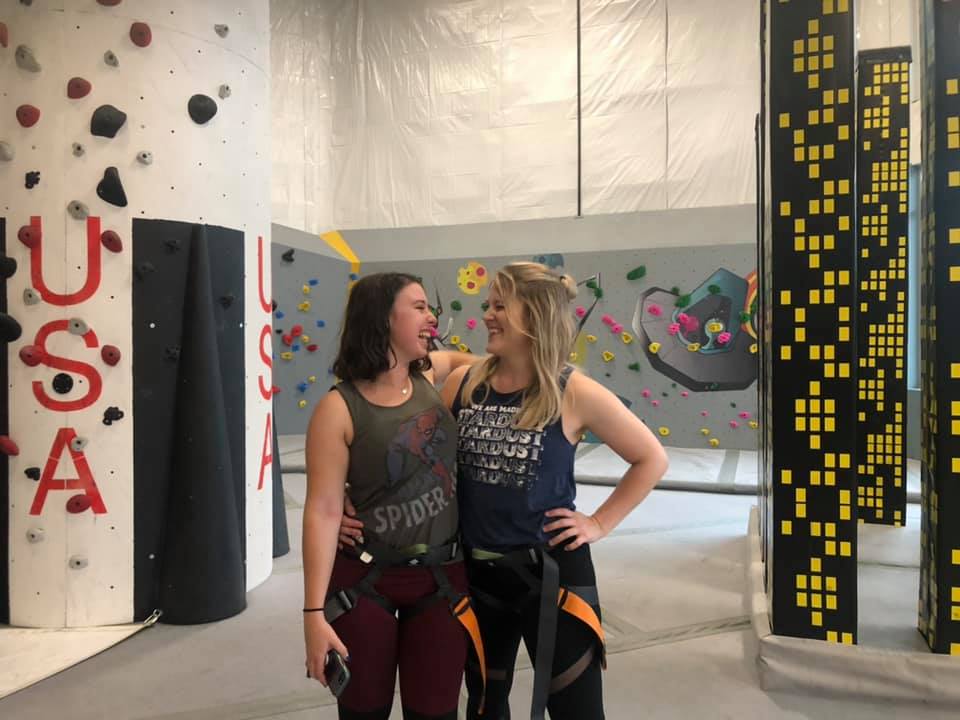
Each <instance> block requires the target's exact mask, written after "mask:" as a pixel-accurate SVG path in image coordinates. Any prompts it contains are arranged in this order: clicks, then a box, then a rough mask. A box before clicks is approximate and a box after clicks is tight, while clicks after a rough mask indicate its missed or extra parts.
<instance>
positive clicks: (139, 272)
mask: <svg viewBox="0 0 960 720" xmlns="http://www.w3.org/2000/svg"><path fill="white" fill-rule="evenodd" d="M155 270H156V268H155V267H154V266H153V263H152V262H146V261H145V262H142V263H138V264H137V266H136V267H135V268H134V269H133V272H134V274H136V276H137V278H138V279H140V280H143V279H144V278H145V277H147V275H149V274H150V273H152V272H153V271H155Z"/></svg>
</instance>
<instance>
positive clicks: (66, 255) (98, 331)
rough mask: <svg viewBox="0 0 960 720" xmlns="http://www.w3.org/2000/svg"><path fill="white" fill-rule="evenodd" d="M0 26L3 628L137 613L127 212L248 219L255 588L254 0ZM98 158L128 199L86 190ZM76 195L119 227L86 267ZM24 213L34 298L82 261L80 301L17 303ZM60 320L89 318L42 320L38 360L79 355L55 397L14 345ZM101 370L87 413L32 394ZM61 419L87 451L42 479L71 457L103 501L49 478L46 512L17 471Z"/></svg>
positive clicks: (259, 533) (94, 181)
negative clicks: (105, 117)
mask: <svg viewBox="0 0 960 720" xmlns="http://www.w3.org/2000/svg"><path fill="white" fill-rule="evenodd" d="M0 21H2V22H4V23H6V25H7V27H8V31H9V39H10V40H9V47H7V48H5V49H4V48H0V87H2V92H3V102H2V108H0V140H5V141H8V142H10V143H11V144H12V145H13V146H14V149H15V151H16V157H15V158H14V159H13V160H12V161H10V162H0V215H2V216H4V217H6V219H7V254H8V255H10V256H12V257H14V258H16V260H17V262H18V264H19V266H20V270H19V271H18V272H17V273H16V274H15V275H14V276H13V277H12V278H11V279H10V280H9V281H8V282H7V293H8V295H7V297H8V306H9V312H10V314H11V315H14V316H15V317H16V318H17V319H18V320H19V321H20V323H21V325H22V326H23V336H22V338H21V340H20V341H18V342H15V343H11V344H10V345H9V346H8V349H7V362H8V365H9V374H10V386H11V387H10V408H9V416H10V436H11V437H12V438H13V439H14V440H15V441H16V442H17V444H18V445H19V448H20V454H19V456H17V457H12V458H10V461H11V462H10V477H9V487H10V509H9V513H10V531H9V544H10V550H9V555H10V613H11V623H12V624H15V625H22V626H35V627H62V626H90V625H104V624H113V623H123V622H129V621H130V620H131V619H132V615H133V592H134V588H133V582H134V572H133V538H134V532H135V529H134V527H133V517H134V510H133V498H134V485H133V484H134V478H133V427H134V424H135V423H136V418H135V417H134V413H133V408H132V398H133V388H132V372H131V361H132V356H133V349H132V345H131V343H132V339H131V338H132V336H131V322H132V309H131V286H132V282H133V278H132V275H133V273H132V262H131V257H132V255H131V232H132V221H133V219H134V218H156V219H166V220H176V221H182V222H191V223H203V224H210V225H221V226H224V227H228V228H234V229H238V230H242V231H243V232H244V233H245V244H244V256H245V267H246V279H245V288H244V292H245V308H246V315H245V323H244V324H245V333H246V334H245V342H246V348H245V361H246V398H247V399H246V425H247V437H246V443H245V444H246V462H245V478H246V487H247V497H246V518H245V520H246V530H247V541H246V542H247V586H248V588H251V587H254V586H256V585H257V584H259V583H260V582H262V581H263V580H264V579H265V578H266V577H268V576H269V574H270V569H271V564H272V511H271V500H272V486H271V481H272V474H271V472H270V468H269V467H267V468H266V471H265V472H264V482H263V485H262V487H261V486H260V483H259V480H260V474H261V473H260V471H261V457H262V451H263V437H264V431H265V425H266V422H267V416H268V413H269V412H270V401H269V400H268V399H267V398H265V397H263V396H262V395H261V392H260V390H259V383H258V380H259V378H260V377H261V376H264V375H265V376H266V377H265V380H264V382H265V383H266V386H267V387H268V388H269V387H271V386H272V382H271V378H270V376H269V369H268V368H267V367H266V366H265V364H264V362H263V360H262V359H261V352H260V343H259V341H260V336H261V331H262V327H263V326H264V323H265V322H269V313H266V312H264V310H263V309H262V307H261V304H260V302H259V299H258V273H257V268H258V266H257V261H258V238H260V237H262V238H263V242H264V244H265V252H264V256H265V257H264V262H265V272H266V280H265V282H266V285H267V287H266V289H265V293H266V298H267V300H269V299H270V295H269V277H270V275H269V273H270V266H269V258H270V254H269V250H268V248H269V242H270V214H269V198H270V164H269V160H270V126H269V97H270V95H269V75H270V68H269V48H270V44H269V6H268V2H267V0H240V1H238V2H230V3H227V2H220V1H216V2H214V1H212V0H211V1H210V2H188V1H187V0H159V1H157V0H149V1H148V0H122V2H121V3H120V4H119V5H117V6H115V7H105V6H102V5H100V4H99V3H98V1H97V0H60V1H59V2H56V1H53V0H34V2H33V3H32V4H30V5H29V6H28V5H24V4H21V3H18V2H13V1H11V2H6V3H4V4H3V7H2V8H0ZM134 22H143V23H146V24H147V25H149V26H150V28H151V31H152V42H151V43H150V44H149V45H148V46H146V47H138V46H137V45H136V44H135V43H134V42H133V41H132V40H131V37H130V28H131V24H132V23H134ZM217 24H224V25H227V26H228V27H229V31H228V32H227V33H224V34H223V35H221V34H219V33H217V32H216V31H215V29H214V26H215V25H217ZM21 44H23V45H27V46H29V48H30V49H31V50H32V51H33V53H34V54H35V56H36V58H37V60H38V61H39V63H40V64H41V70H40V72H36V73H34V72H28V71H26V70H24V69H22V68H20V67H18V65H17V63H16V61H15V51H16V49H17V47H18V46H20V45H21ZM108 50H110V51H113V52H114V53H115V55H116V57H117V58H118V61H119V62H118V65H117V66H116V67H113V66H110V65H108V64H107V63H106V62H105V60H104V53H105V52H106V51H108ZM74 76H80V77H83V78H85V79H87V80H89V81H90V83H91V84H92V91H91V92H90V93H89V94H88V95H87V96H86V97H83V98H80V99H69V98H68V97H67V92H66V88H67V82H68V80H69V79H70V78H71V77H74ZM223 85H228V86H229V89H230V92H229V95H228V96H226V97H221V95H220V91H221V86H223ZM194 94H204V95H207V96H209V97H211V98H213V99H215V101H216V103H217V105H218V112H217V114H216V116H215V117H213V118H212V119H211V120H210V121H209V122H207V123H206V124H205V125H202V126H201V125H198V124H196V123H194V122H193V121H192V120H191V119H190V117H189V115H188V113H187V102H188V100H189V99H190V97H191V96H192V95H194ZM224 95H226V93H224ZM25 103H29V104H32V105H35V106H36V107H38V108H39V109H40V111H41V117H40V120H39V122H38V123H37V124H36V125H34V126H33V127H31V128H24V127H21V125H20V124H19V123H18V121H17V118H16V117H15V114H14V110H15V109H16V108H17V107H18V106H20V105H22V104H25ZM104 104H110V105H114V106H116V107H117V108H119V109H121V110H122V111H124V112H125V113H126V114H127V120H126V123H125V124H124V125H123V127H122V128H121V129H120V131H119V132H118V133H117V135H116V136H115V137H114V138H112V139H108V138H102V137H94V136H92V135H91V132H90V119H91V116H92V114H93V112H94V110H95V109H96V108H98V107H99V106H101V105H104ZM73 143H81V144H82V145H83V146H84V153H83V154H82V155H81V156H79V157H78V156H76V155H75V154H74V152H73V149H72V144H73ZM141 151H148V152H150V153H152V156H153V162H152V164H149V165H146V164H143V163H141V162H139V161H138V158H137V156H138V153H140V152H141ZM110 166H112V167H116V168H117V169H118V171H119V174H120V177H121V180H122V183H123V187H124V189H125V192H126V196H127V198H128V200H129V204H128V205H127V206H126V207H116V206H114V205H111V204H108V203H106V202H104V201H103V200H102V199H101V198H99V197H98V196H97V192H96V189H97V185H98V183H99V182H100V180H101V179H102V178H103V174H104V170H105V168H107V167H110ZM29 171H39V172H40V182H39V184H38V185H37V186H36V187H34V188H33V189H27V188H26V187H25V183H24V178H25V174H26V173H27V172H29ZM74 200H76V201H79V202H82V203H84V204H85V205H87V206H88V207H89V210H90V215H91V217H93V218H98V219H99V225H100V229H101V230H115V231H116V232H117V233H118V234H119V235H120V238H121V239H122V241H123V243H124V248H123V251H122V252H121V253H112V252H109V251H107V250H106V249H105V248H102V247H100V246H99V245H97V247H98V248H99V256H100V260H99V266H98V267H93V268H91V267H88V249H87V227H88V224H87V222H86V221H84V220H77V219H74V218H73V217H71V215H70V214H69V213H68V212H67V206H68V203H70V202H71V201H74ZM33 217H36V218H39V222H40V223H41V224H42V229H43V239H42V255H43V259H44V261H43V280H44V282H45V284H46V286H47V288H48V289H49V292H50V293H54V294H70V293H75V292H77V291H78V290H80V289H81V288H82V287H83V286H84V285H85V283H86V281H87V278H88V273H90V272H91V271H92V272H95V273H96V272H99V285H98V286H97V287H96V289H95V291H94V292H93V293H91V294H90V296H89V297H86V298H84V299H82V300H80V301H78V302H74V303H72V304H67V305H62V306H61V305H56V304H53V303H51V302H48V301H44V302H40V303H38V304H34V305H29V306H28V305H26V304H25V303H24V300H23V291H24V290H25V289H27V288H28V287H30V286H34V287H35V286H36V276H34V277H33V278H31V272H30V267H31V261H30V253H31V251H30V250H29V249H28V248H27V247H26V246H25V245H24V244H23V243H21V242H20V241H19V240H18V239H17V231H18V230H19V228H20V227H21V226H24V225H30V224H31V218H33ZM94 224H96V223H94ZM97 243H99V232H97ZM212 261H213V262H216V258H212ZM70 318H81V319H82V320H84V321H85V322H86V324H87V326H88V327H89V329H90V332H89V333H88V334H87V335H85V336H81V335H77V334H72V333H71V332H69V331H66V330H61V329H59V327H60V326H53V327H54V329H55V331H54V332H52V334H50V337H49V340H48V341H47V343H46V350H47V352H48V354H49V356H50V357H51V358H52V357H53V356H59V357H62V358H66V359H68V360H71V361H73V362H75V363H79V364H78V365H74V366H72V367H71V368H68V369H66V372H67V373H68V374H69V375H70V377H72V379H73V380H74V385H73V388H72V389H70V390H69V391H67V392H66V393H58V392H56V391H55V390H54V389H53V380H54V377H55V376H56V375H57V374H58V373H63V372H64V371H65V368H62V367H61V368H57V367H54V366H53V365H54V363H53V362H50V361H48V362H47V363H46V364H40V365H37V366H35V367H30V366H28V365H27V364H25V363H24V362H22V361H21V360H20V358H19V355H18V352H19V350H20V349H21V348H22V347H23V346H24V345H27V344H33V343H34V342H35V338H36V336H37V333H38V331H40V330H41V329H42V328H44V327H47V328H48V329H49V328H51V326H50V323H53V322H55V321H66V320H69V319H70ZM107 344H109V345H114V346H116V347H117V348H119V350H120V352H121V354H122V359H121V361H120V363H119V364H118V365H116V366H115V367H111V366H109V365H107V364H106V363H105V362H104V361H103V360H102V359H101V355H100V353H101V348H102V347H103V346H104V345H107ZM266 352H267V353H268V354H269V352H270V349H269V345H267V346H266ZM98 380H99V381H100V382H102V388H101V389H100V391H99V393H98V394H97V393H94V394H96V398H95V401H93V402H91V403H90V404H89V406H87V407H76V408H69V409H61V408H58V407H57V406H55V405H52V404H51V402H46V406H45V405H44V403H41V402H40V401H39V400H38V397H37V393H38V392H40V390H38V388H39V389H41V390H42V391H43V392H45V393H46V394H47V395H48V396H49V397H50V398H51V400H52V401H54V402H70V401H81V400H82V399H83V398H85V397H87V396H88V394H90V393H91V391H92V390H95V388H91V383H93V384H96V382H97V381H98ZM78 405H83V403H82V402H80V403H78ZM111 406H113V407H117V408H119V409H120V410H121V411H123V412H124V413H125V416H124V418H123V419H121V420H119V421H117V422H114V423H113V424H111V425H110V426H107V425H105V424H104V422H103V415H104V411H105V410H106V409H107V408H108V407H111ZM68 429H72V430H73V431H75V433H76V435H78V436H80V437H81V438H84V439H86V440H87V445H86V446H85V447H84V448H83V449H82V450H80V451H75V452H74V453H73V454H74V456H75V459H76V462H75V461H74V460H73V459H71V451H70V449H64V451H63V453H62V455H60V456H59V459H60V462H59V465H58V466H57V468H56V471H55V472H54V473H53V475H52V478H53V479H67V480H69V479H73V478H77V477H78V476H80V475H82V474H83V473H80V472H79V470H80V469H82V466H83V465H84V463H86V466H88V467H89V478H90V480H91V481H92V482H94V483H95V484H96V488H97V490H98V491H99V494H100V496H101V498H102V500H103V508H102V509H103V510H105V511H104V512H94V509H95V508H90V509H86V510H84V511H82V512H78V513H71V512H69V511H68V510H67V508H66V506H67V503H68V500H70V498H72V497H73V496H75V495H77V494H78V493H82V491H80V490H70V489H66V490H63V489H51V490H50V491H49V493H48V494H47V497H46V500H45V502H44V503H43V506H42V508H40V507H32V506H35V504H36V496H37V494H38V490H39V489H40V488H41V487H43V486H44V482H43V481H40V482H37V481H34V480H31V479H29V478H27V477H26V476H25V474H24V471H25V470H26V468H28V467H31V466H39V467H40V468H41V470H43V469H44V464H45V463H46V462H47V458H48V457H50V456H51V453H52V452H54V448H55V440H56V439H57V437H58V435H59V436H61V437H64V436H63V432H66V433H68V434H69V433H70V430H68ZM61 431H62V432H61ZM56 459H57V457H54V460H56ZM78 464H79V465H80V466H81V468H78V467H77V465H78ZM51 467H53V465H52V464H51ZM0 480H2V481H6V478H0ZM48 484H49V483H48ZM31 510H33V511H34V512H33V513H32V512H31ZM31 530H41V531H42V539H41V540H40V541H39V542H31V541H30V539H29V538H28V535H31V533H30V531H31ZM212 551H214V549H211V548H197V552H212ZM71 558H75V559H79V560H81V561H85V563H86V565H85V567H78V568H74V567H71V565H70V560H71Z"/></svg>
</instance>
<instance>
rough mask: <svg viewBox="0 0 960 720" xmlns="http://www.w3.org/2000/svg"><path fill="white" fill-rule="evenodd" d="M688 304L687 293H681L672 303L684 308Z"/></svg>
mask: <svg viewBox="0 0 960 720" xmlns="http://www.w3.org/2000/svg"><path fill="white" fill-rule="evenodd" d="M689 304H690V296H689V295H681V296H680V297H678V298H677V301H676V302H675V303H674V305H676V306H677V307H678V308H685V307H686V306H687V305H689Z"/></svg>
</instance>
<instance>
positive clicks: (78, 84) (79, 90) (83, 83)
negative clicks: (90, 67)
mask: <svg viewBox="0 0 960 720" xmlns="http://www.w3.org/2000/svg"><path fill="white" fill-rule="evenodd" d="M92 89H93V85H91V84H90V81H89V80H87V79H85V78H82V77H72V78H70V79H69V80H68V81H67V97H68V98H70V99H71V100H79V99H80V98H85V97H86V96H87V95H89V94H90V91H91V90H92Z"/></svg>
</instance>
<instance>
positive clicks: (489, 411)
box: [453, 366, 577, 552]
mask: <svg viewBox="0 0 960 720" xmlns="http://www.w3.org/2000/svg"><path fill="white" fill-rule="evenodd" d="M572 371H573V368H572V367H569V366H568V367H566V368H564V370H563V372H562V373H561V375H560V387H561V389H565V388H566V385H567V380H568V379H569V377H570V373H571V372H572ZM468 374H469V373H468ZM466 381H467V376H464V379H463V383H461V385H460V391H461V392H462V390H463V385H464V384H465V383H466ZM485 390H486V386H484V385H481V386H479V387H478V388H477V389H476V391H475V392H474V395H473V400H474V405H473V406H471V407H465V406H463V405H462V404H461V402H460V394H461V392H458V393H457V397H456V399H455V400H454V403H453V416H454V417H455V418H456V419H457V432H458V444H457V499H458V504H459V506H460V532H461V535H462V537H463V542H464V544H465V545H466V546H467V547H470V548H479V549H482V550H490V551H493V552H509V551H511V550H516V549H518V548H525V547H530V546H533V545H543V544H545V543H546V542H547V540H548V537H547V534H546V533H544V531H543V526H544V525H545V524H546V522H547V521H548V520H550V518H545V517H544V512H546V511H547V510H552V509H554V508H561V507H562V508H568V509H570V510H574V509H575V506H574V500H575V499H576V495H577V486H576V483H575V482H574V479H573V462H574V457H575V453H576V445H571V444H570V441H569V440H567V437H566V436H565V435H564V434H563V427H562V424H561V421H560V420H559V419H558V420H557V421H556V422H554V423H552V424H550V425H547V426H546V427H545V428H543V430H522V429H519V428H516V427H514V426H513V421H514V418H515V417H516V415H517V413H518V412H519V411H520V402H521V396H522V392H516V393H511V394H509V395H505V394H502V393H498V392H496V391H495V390H494V389H493V388H492V387H491V388H489V394H487V397H486V399H484V397H483V396H484V392H485Z"/></svg>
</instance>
